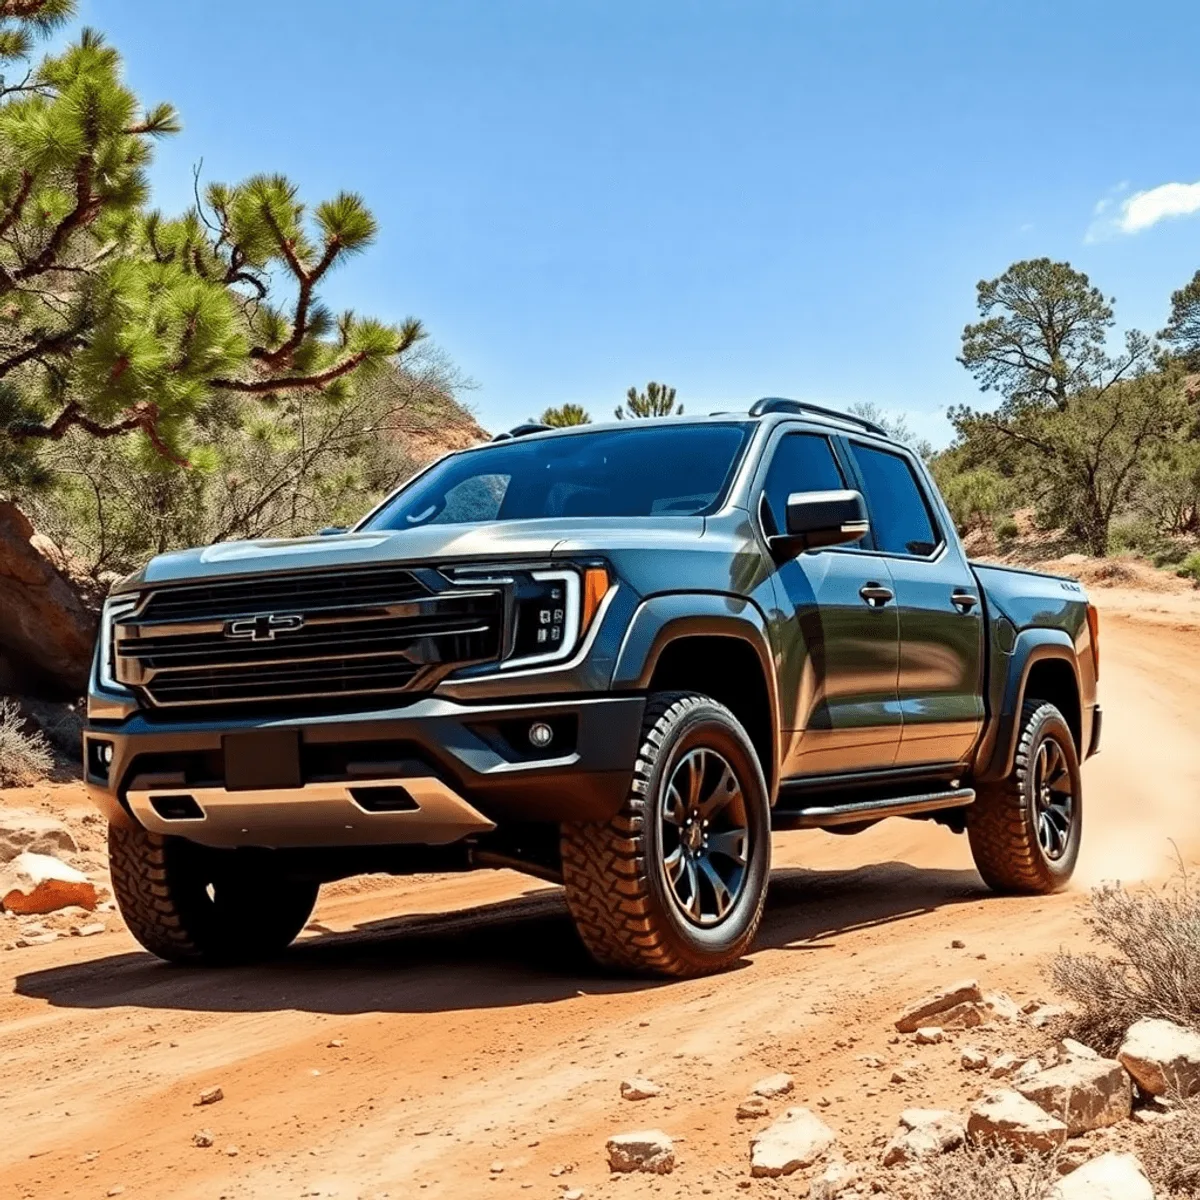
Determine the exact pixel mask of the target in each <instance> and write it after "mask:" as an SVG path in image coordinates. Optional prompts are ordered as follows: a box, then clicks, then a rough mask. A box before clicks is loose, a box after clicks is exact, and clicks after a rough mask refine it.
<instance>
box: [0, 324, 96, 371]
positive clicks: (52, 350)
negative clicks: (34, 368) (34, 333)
mask: <svg viewBox="0 0 1200 1200" xmlns="http://www.w3.org/2000/svg"><path fill="white" fill-rule="evenodd" d="M85 328H86V326H78V327H76V328H74V329H66V330H64V331H63V332H62V333H56V334H53V335H51V336H49V337H44V338H42V339H41V340H40V341H37V342H34V343H33V345H31V346H27V347H26V348H25V349H24V350H21V351H20V352H19V353H17V354H14V355H12V356H11V357H9V358H6V359H3V360H2V361H0V378H3V377H4V376H5V375H7V374H8V373H9V371H14V370H16V368H17V367H19V366H21V365H22V364H24V363H27V362H30V361H32V360H33V359H40V358H41V357H42V356H43V355H46V354H66V353H67V352H68V351H69V350H74V349H76V348H78V347H79V346H82V345H83V344H84V341H83V337H82V334H83V331H84V329H85Z"/></svg>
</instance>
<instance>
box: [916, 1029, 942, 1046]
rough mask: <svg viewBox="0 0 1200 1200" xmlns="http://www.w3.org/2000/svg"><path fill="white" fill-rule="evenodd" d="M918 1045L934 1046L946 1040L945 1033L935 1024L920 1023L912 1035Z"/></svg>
mask: <svg viewBox="0 0 1200 1200" xmlns="http://www.w3.org/2000/svg"><path fill="white" fill-rule="evenodd" d="M913 1040H914V1041H915V1042H916V1043H917V1045H918V1046H936V1045H938V1043H939V1042H944V1041H945V1040H946V1035H945V1033H943V1032H942V1030H941V1028H940V1027H939V1026H937V1025H922V1026H921V1028H920V1029H918V1030H917V1032H916V1034H915V1035H914V1036H913Z"/></svg>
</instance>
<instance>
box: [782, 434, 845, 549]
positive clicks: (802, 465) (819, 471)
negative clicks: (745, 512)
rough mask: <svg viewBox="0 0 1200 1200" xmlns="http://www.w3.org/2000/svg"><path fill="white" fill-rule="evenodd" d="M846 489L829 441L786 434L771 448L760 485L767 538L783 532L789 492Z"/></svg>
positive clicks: (808, 436)
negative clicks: (767, 527) (772, 450)
mask: <svg viewBox="0 0 1200 1200" xmlns="http://www.w3.org/2000/svg"><path fill="white" fill-rule="evenodd" d="M845 486H846V481H845V479H843V478H842V472H841V469H840V468H839V467H838V464H837V459H836V458H834V456H833V447H832V446H830V444H829V439H828V438H825V437H821V436H820V435H819V434H816V433H789V434H787V435H786V436H785V437H783V438H782V439H781V440H780V443H779V445H778V446H776V447H775V454H774V456H773V457H772V459H771V466H770V467H769V468H768V470H767V481H766V483H765V484H763V498H764V499H765V500H766V504H765V505H764V511H763V521H764V523H765V524H768V525H773V526H774V528H769V529H768V530H767V534H768V535H769V536H773V535H775V534H780V533H783V531H784V530H785V529H786V528H787V500H788V496H790V495H791V494H792V492H836V491H841V490H842V489H843V488H844V487H845Z"/></svg>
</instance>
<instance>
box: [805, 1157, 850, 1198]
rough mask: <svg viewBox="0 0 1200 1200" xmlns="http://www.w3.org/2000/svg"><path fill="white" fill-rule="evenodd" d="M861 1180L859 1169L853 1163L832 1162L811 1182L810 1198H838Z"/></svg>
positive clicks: (809, 1188)
mask: <svg viewBox="0 0 1200 1200" xmlns="http://www.w3.org/2000/svg"><path fill="white" fill-rule="evenodd" d="M858 1180H859V1170H858V1167H856V1166H855V1165H854V1164H853V1163H830V1164H829V1166H827V1167H826V1168H825V1170H824V1171H822V1172H821V1174H820V1175H818V1176H817V1177H816V1179H814V1180H813V1181H812V1183H811V1184H809V1187H808V1200H837V1197H838V1196H840V1195H841V1194H842V1193H843V1192H845V1191H847V1189H849V1188H852V1187H853V1186H854V1185H855V1184H856V1183H858Z"/></svg>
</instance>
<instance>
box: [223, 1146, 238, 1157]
mask: <svg viewBox="0 0 1200 1200" xmlns="http://www.w3.org/2000/svg"><path fill="white" fill-rule="evenodd" d="M225 1153H226V1154H228V1155H229V1157H230V1158H237V1156H238V1155H239V1154H240V1153H241V1151H240V1150H239V1149H238V1148H237V1147H236V1146H226V1147H225Z"/></svg>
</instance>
